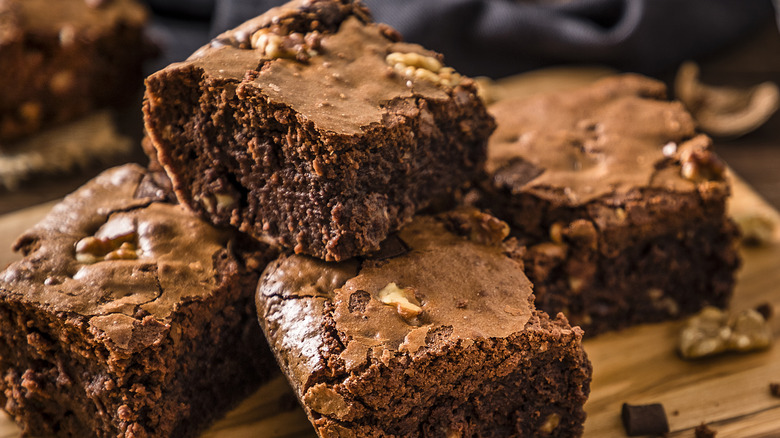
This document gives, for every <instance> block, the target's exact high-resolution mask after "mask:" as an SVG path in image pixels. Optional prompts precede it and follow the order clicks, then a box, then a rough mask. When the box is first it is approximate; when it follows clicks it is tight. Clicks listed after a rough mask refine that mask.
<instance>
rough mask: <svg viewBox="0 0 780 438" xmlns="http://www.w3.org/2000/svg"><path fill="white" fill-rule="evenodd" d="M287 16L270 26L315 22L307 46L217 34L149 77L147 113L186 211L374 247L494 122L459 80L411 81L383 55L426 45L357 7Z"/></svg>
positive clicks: (345, 250) (473, 157)
mask: <svg viewBox="0 0 780 438" xmlns="http://www.w3.org/2000/svg"><path fill="white" fill-rule="evenodd" d="M321 3H326V2H321ZM298 15H300V14H298ZM298 15H293V16H291V17H290V18H289V19H288V18H282V19H280V24H279V25H278V26H277V27H273V28H272V31H273V32H274V33H275V34H278V35H281V36H282V37H284V36H285V35H288V34H289V32H292V31H293V30H295V31H297V32H302V33H305V34H307V35H310V34H312V33H314V32H315V31H317V32H319V34H318V35H321V37H320V38H321V43H320V44H321V46H320V49H318V50H319V53H318V54H316V55H314V56H311V57H310V58H309V59H307V60H305V62H304V61H299V60H291V59H285V58H268V57H263V56H262V55H258V54H257V52H256V50H255V51H254V52H253V51H252V50H249V49H244V48H241V45H240V44H238V43H235V44H238V46H239V47H238V48H236V47H232V46H230V45H229V43H231V41H233V39H234V38H235V36H234V35H233V36H230V37H223V38H222V39H217V40H215V41H217V42H219V45H217V46H214V45H213V44H212V46H210V47H207V48H204V49H202V50H201V52H198V53H196V54H195V55H193V57H192V58H191V59H190V60H189V61H188V62H187V63H184V64H181V65H176V66H174V67H173V68H168V69H166V70H163V71H161V72H159V73H157V74H155V75H153V76H152V77H150V79H149V80H148V81H147V100H146V104H145V112H146V124H147V128H148V130H149V131H150V134H151V138H152V141H153V143H154V144H155V146H156V147H157V150H158V155H159V159H160V162H161V163H162V164H163V165H164V166H165V167H166V170H167V171H168V173H169V174H171V175H172V180H173V182H174V187H175V189H176V191H177V195H178V196H179V198H180V199H181V200H182V201H183V202H184V203H186V204H187V205H188V206H190V207H191V208H192V209H193V210H195V211H196V212H198V213H199V214H201V215H203V216H206V217H208V218H209V219H210V220H212V221H214V222H216V223H218V224H222V225H227V224H230V225H233V226H236V227H238V228H240V229H241V230H242V231H245V232H248V233H250V234H252V235H253V236H254V237H257V238H261V239H265V240H268V239H272V240H273V241H275V243H278V244H281V245H284V246H287V247H291V248H295V250H296V252H304V253H307V254H312V255H315V256H317V257H321V258H324V259H327V260H340V259H344V258H347V257H349V256H352V255H356V254H362V253H365V252H367V251H370V250H374V249H376V248H378V246H379V243H380V241H381V240H382V239H383V238H384V237H386V236H387V234H388V233H389V232H390V231H392V230H394V229H396V228H397V227H398V226H400V225H401V224H402V223H404V222H405V221H407V220H408V219H409V218H410V217H411V215H412V214H413V213H414V212H415V211H416V210H418V209H420V208H422V207H424V206H425V205H427V204H428V203H429V202H431V200H433V199H435V198H437V197H441V196H447V195H448V193H449V192H451V191H452V189H454V188H456V187H458V186H461V185H462V184H463V183H464V182H466V181H468V180H469V179H470V178H471V177H472V175H473V173H474V171H475V168H476V166H477V165H479V163H481V162H482V160H483V158H482V157H483V154H484V145H483V142H484V139H485V138H486V137H487V135H488V134H489V132H490V131H491V130H492V128H493V125H492V122H491V121H490V119H489V116H487V113H486V112H485V110H484V108H483V107H482V105H481V103H480V102H479V100H478V99H477V98H476V95H475V91H474V89H473V85H471V84H470V83H466V82H464V84H463V85H458V86H456V87H454V88H440V87H437V86H436V85H435V84H433V83H428V82H426V81H422V80H420V81H417V82H415V84H416V85H414V88H409V87H407V85H405V82H406V79H404V78H403V77H400V76H398V75H397V74H395V73H393V72H392V68H391V67H390V66H389V65H387V64H386V63H385V56H386V55H387V54H389V53H390V52H392V51H395V50H398V51H404V52H409V51H414V52H415V53H418V52H420V53H423V54H426V55H432V53H430V52H426V51H424V50H422V49H421V48H419V47H417V46H412V45H409V44H404V43H400V42H397V41H396V40H395V37H394V36H393V34H392V33H390V32H389V31H387V29H386V28H385V27H382V26H381V25H376V24H373V23H364V22H362V21H361V19H362V17H360V16H359V15H357V14H356V15H350V16H348V17H343V16H342V17H339V18H338V20H334V22H333V23H325V24H320V23H319V22H316V24H312V23H311V22H308V21H306V19H305V18H306V17H307V16H306V15H305V14H304V15H303V18H301V17H299V16H298ZM285 17H286V16H285ZM286 20H287V21H289V24H285V23H287V21H286ZM340 20H343V21H340ZM242 31H244V32H245V31H246V30H242ZM253 31H255V32H257V31H258V30H257V29H254V28H253ZM231 35H232V34H231ZM231 38H233V39H231ZM225 44H228V45H227V46H225ZM223 58H224V59H223ZM246 58H249V59H246ZM236 59H241V60H242V62H243V64H240V63H239V62H238V61H236ZM252 60H253V61H252ZM218 61H224V67H223V68H220V69H218V68H217V67H216V66H217V65H222V64H217V62H218ZM410 83H411V81H410ZM345 84H348V85H345ZM353 102H354V104H353ZM363 109H365V111H363Z"/></svg>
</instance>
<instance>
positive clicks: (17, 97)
mask: <svg viewBox="0 0 780 438" xmlns="http://www.w3.org/2000/svg"><path fill="white" fill-rule="evenodd" d="M146 15H147V12H146V9H145V8H144V7H143V6H141V4H140V3H138V2H136V1H135V0H56V1H49V0H4V1H2V2H0V59H2V62H0V147H2V146H3V145H4V144H8V143H10V142H12V141H14V140H17V139H19V138H21V137H23V136H26V135H29V134H32V133H34V132H36V131H38V130H40V129H41V128H43V127H46V126H50V125H52V124H56V123H60V122H64V121H69V120H73V119H74V118H77V117H80V116H82V115H84V114H86V113H87V112H89V111H91V110H93V109H95V108H99V107H103V106H116V105H121V104H127V103H129V101H130V99H131V98H133V97H136V96H137V95H138V91H139V89H140V86H141V84H142V79H143V76H142V70H141V67H142V62H143V60H144V59H145V58H147V57H148V56H149V55H150V53H151V52H150V47H151V46H150V44H149V43H148V42H147V41H146V40H145V38H144V35H143V27H144V24H145V22H146Z"/></svg>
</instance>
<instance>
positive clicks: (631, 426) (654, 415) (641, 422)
mask: <svg viewBox="0 0 780 438" xmlns="http://www.w3.org/2000/svg"><path fill="white" fill-rule="evenodd" d="M621 416H622V418H623V427H624V428H625V429H626V434H627V435H628V436H640V435H660V434H664V433H667V432H669V422H668V421H667V419H666V412H665V411H664V406H663V405H662V404H660V403H653V404H649V405H629V404H628V403H623V412H622V414H621Z"/></svg>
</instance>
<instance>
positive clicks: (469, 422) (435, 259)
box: [257, 210, 591, 437]
mask: <svg viewBox="0 0 780 438" xmlns="http://www.w3.org/2000/svg"><path fill="white" fill-rule="evenodd" d="M507 233H508V226H507V225H506V223H503V222H501V221H499V220H497V219H495V218H494V217H492V216H489V215H487V214H484V213H480V212H479V211H476V210H459V211H456V212H450V213H446V214H442V215H438V216H417V217H415V219H413V221H412V222H411V223H410V224H408V225H406V226H405V227H403V228H402V229H401V230H400V231H399V232H398V233H397V234H395V235H393V236H392V237H390V238H389V239H388V240H386V241H385V242H384V243H383V244H382V247H381V249H380V250H379V252H377V253H375V254H373V255H371V256H368V257H365V258H359V259H351V260H348V261H344V262H338V263H332V262H331V263H329V262H324V261H322V260H318V259H314V258H310V257H307V256H304V255H288V256H283V257H281V258H279V259H278V260H276V261H275V262H272V263H271V264H269V266H268V267H267V268H266V270H265V272H264V273H263V276H262V278H261V280H260V285H259V287H258V292H257V308H258V312H259V320H260V324H261V325H262V326H263V329H264V331H265V333H266V336H267V338H268V340H269V343H270V344H271V348H272V350H273V351H274V352H275V353H276V355H277V359H278V361H279V364H280V365H281V367H282V370H283V371H284V372H285V374H286V375H287V377H288V379H289V381H290V383H291V384H292V386H293V388H294V389H295V391H296V393H297V395H298V397H299V399H300V401H301V404H302V405H303V407H304V409H305V410H306V412H307V413H308V415H309V419H310V420H311V422H312V424H313V425H314V427H315V429H316V431H317V433H318V435H319V436H321V437H336V436H339V437H416V436H442V437H444V436H446V437H471V436H482V437H493V436H495V437H499V436H501V437H504V436H540V437H541V436H551V437H552V436H555V437H572V436H579V435H581V434H582V430H583V429H582V424H583V421H584V419H585V412H584V411H583V404H584V403H585V401H586V399H587V396H588V394H589V388H590V387H589V385H590V376H591V365H590V362H589V361H588V359H587V356H586V354H585V351H584V350H583V348H582V344H581V338H582V330H580V329H579V328H577V327H572V326H570V325H569V323H568V322H567V321H566V318H565V317H564V316H563V315H562V314H558V316H557V317H556V318H550V317H549V316H548V315H547V314H546V313H544V312H542V311H539V310H536V309H535V308H534V305H533V294H532V286H531V283H530V281H529V280H528V278H527V277H526V276H525V275H524V273H523V265H522V260H520V259H519V258H518V257H519V254H520V249H519V248H518V247H517V245H516V244H515V242H514V241H512V240H510V241H506V242H504V241H503V240H504V237H506V235H507Z"/></svg>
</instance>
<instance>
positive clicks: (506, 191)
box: [476, 75, 739, 335]
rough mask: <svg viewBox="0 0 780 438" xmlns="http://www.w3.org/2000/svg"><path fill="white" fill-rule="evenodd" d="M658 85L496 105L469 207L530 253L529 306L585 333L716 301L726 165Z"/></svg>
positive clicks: (731, 238) (616, 80) (728, 284)
mask: <svg viewBox="0 0 780 438" xmlns="http://www.w3.org/2000/svg"><path fill="white" fill-rule="evenodd" d="M665 92H666V89H665V86H664V85H663V84H662V83H660V82H657V81H655V80H652V79H648V78H644V77H640V76H636V75H623V76H616V77H612V78H608V79H604V80H602V81H600V82H598V83H595V84H593V85H592V86H589V87H586V88H583V89H580V90H577V91H573V92H566V93H552V94H546V95H541V96H537V97H532V98H528V99H523V100H508V101H502V102H499V103H497V104H495V105H494V106H492V107H491V109H490V110H491V112H492V114H493V115H494V116H495V117H496V120H497V122H498V129H497V130H496V132H495V134H494V135H493V137H492V138H491V141H490V144H489V146H488V149H489V152H488V161H487V164H486V170H487V173H488V178H487V180H486V181H485V182H484V184H483V185H482V187H481V189H482V193H481V195H480V197H479V198H481V199H479V200H478V201H477V202H476V204H477V205H480V206H482V207H485V208H490V209H491V210H492V211H494V212H495V213H496V215H497V216H498V217H500V218H502V219H504V220H506V221H508V222H509V223H510V224H511V225H512V227H513V234H514V235H516V237H517V238H518V239H519V240H520V241H521V242H522V243H524V244H525V245H526V246H527V250H526V253H525V256H524V260H525V263H526V268H527V273H528V275H529V277H530V278H531V281H532V282H533V283H534V285H535V288H534V292H535V294H536V304H537V305H538V306H539V307H540V308H542V309H544V310H546V311H547V312H550V313H555V312H563V313H564V314H566V315H567V316H568V317H569V319H570V320H572V321H573V322H574V323H575V324H578V325H581V326H582V327H583V328H584V329H585V332H586V333H587V334H588V335H593V334H597V333H601V332H604V331H607V330H614V329H619V328H622V327H626V326H629V325H634V324H637V323H643V322H652V321H661V320H665V319H670V318H677V317H681V316H684V315H687V314H691V313H694V312H696V311H698V310H699V309H701V308H703V307H705V306H707V305H713V306H718V307H724V306H726V305H727V303H728V300H729V297H730V296H731V292H732V288H733V286H734V272H735V270H736V268H737V267H738V265H739V259H738V254H737V250H736V239H735V237H736V229H735V226H734V224H733V223H732V222H731V220H730V219H728V217H727V216H726V200H727V198H728V195H729V184H728V182H727V180H726V168H725V165H724V164H723V163H722V162H721V161H720V160H719V159H718V158H717V157H716V156H715V155H714V154H713V152H712V151H711V150H710V145H711V142H710V139H709V138H707V137H706V136H704V135H701V134H698V133H697V132H696V129H695V125H694V122H693V120H692V118H691V116H690V115H689V114H688V112H687V111H685V109H684V108H683V107H682V105H681V104H680V103H679V102H669V101H667V100H665Z"/></svg>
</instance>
